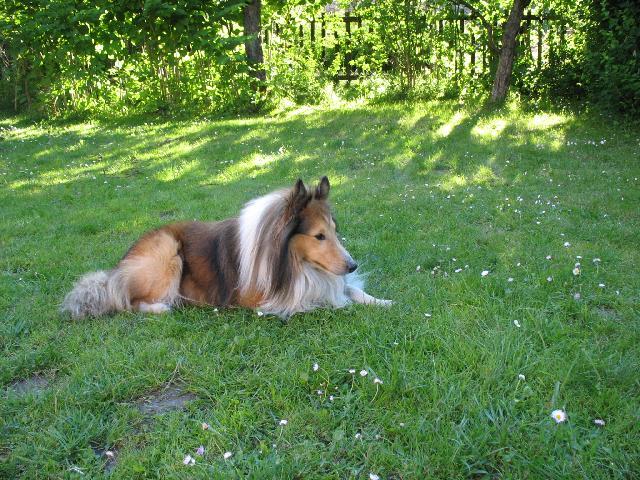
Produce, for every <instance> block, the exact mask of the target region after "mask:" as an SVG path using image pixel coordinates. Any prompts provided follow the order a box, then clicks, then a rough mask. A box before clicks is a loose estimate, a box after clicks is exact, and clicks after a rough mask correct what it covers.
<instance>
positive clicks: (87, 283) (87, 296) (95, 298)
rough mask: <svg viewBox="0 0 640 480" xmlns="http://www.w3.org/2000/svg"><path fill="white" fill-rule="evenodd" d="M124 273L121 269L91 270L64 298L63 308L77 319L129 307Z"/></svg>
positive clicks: (62, 309)
mask: <svg viewBox="0 0 640 480" xmlns="http://www.w3.org/2000/svg"><path fill="white" fill-rule="evenodd" d="M122 273H123V272H121V271H119V269H117V268H116V269H114V270H110V271H104V270H100V271H98V272H92V273H87V274H86V275H84V276H83V277H81V278H80V280H78V281H77V282H76V284H75V285H74V287H73V290H71V291H70V292H69V293H68V294H67V296H66V297H65V298H64V301H63V302H62V306H61V307H60V310H61V311H62V312H63V313H64V312H67V313H69V314H70V315H71V318H73V319H76V320H79V319H83V318H86V317H99V316H101V315H106V314H109V313H113V312H117V311H121V310H129V309H130V308H131V303H130V300H129V289H128V287H127V279H126V276H125V275H122Z"/></svg>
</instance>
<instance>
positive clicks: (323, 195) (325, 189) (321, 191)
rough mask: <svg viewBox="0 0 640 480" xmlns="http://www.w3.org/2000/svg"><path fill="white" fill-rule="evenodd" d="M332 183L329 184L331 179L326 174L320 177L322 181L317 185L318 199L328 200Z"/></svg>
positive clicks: (316, 193) (316, 196)
mask: <svg viewBox="0 0 640 480" xmlns="http://www.w3.org/2000/svg"><path fill="white" fill-rule="evenodd" d="M330 188H331V185H329V179H328V178H327V177H326V176H324V177H322V178H321V179H320V183H319V184H318V186H317V187H316V192H315V195H314V196H315V198H317V199H318V200H326V199H327V198H328V197H329V189H330Z"/></svg>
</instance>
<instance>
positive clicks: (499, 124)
mask: <svg viewBox="0 0 640 480" xmlns="http://www.w3.org/2000/svg"><path fill="white" fill-rule="evenodd" d="M506 126H507V121H506V120H505V119H503V118H493V119H490V120H488V121H486V122H482V121H481V122H478V123H477V124H476V125H475V126H474V127H473V128H472V129H471V133H472V135H474V136H475V137H480V138H483V139H486V138H489V139H495V138H498V137H499V136H500V134H501V133H502V131H503V130H504V129H505V127H506Z"/></svg>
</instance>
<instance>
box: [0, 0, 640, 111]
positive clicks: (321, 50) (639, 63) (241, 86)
mask: <svg viewBox="0 0 640 480" xmlns="http://www.w3.org/2000/svg"><path fill="white" fill-rule="evenodd" d="M245 3H246V0H214V1H208V0H144V1H140V2H136V3H132V2H126V1H125V0H118V1H115V2H114V1H110V0H51V1H49V0H29V1H19V0H6V1H5V2H2V3H0V31H2V32H3V33H2V38H1V39H0V96H1V97H2V100H1V101H0V106H3V107H12V108H13V109H14V110H16V111H18V110H22V109H31V110H34V109H35V110H40V111H42V112H44V113H45V114H48V115H60V114H66V113H69V112H92V113H93V112H109V113H111V112H116V113H129V112H180V111H224V110H233V111H246V110H255V109H256V108H257V107H260V106H262V105H273V104H277V103H278V101H279V100H281V99H283V98H287V99H289V100H291V101H293V102H296V103H318V102H320V101H322V100H323V99H324V98H325V92H326V91H327V88H326V87H327V83H329V82H343V81H344V80H347V81H348V82H350V84H349V85H346V86H345V85H344V84H343V85H340V86H338V87H336V88H334V91H344V92H345V93H346V94H347V96H349V95H355V94H359V95H362V96H365V97H368V98H371V97H373V98H384V99H396V100H397V99H407V98H445V99H447V98H463V99H464V98H468V97H479V96H483V95H485V94H486V93H487V91H488V90H489V88H490V86H491V84H492V82H493V76H494V72H495V66H496V63H497V58H498V55H499V48H500V39H501V36H502V24H503V22H504V20H505V19H506V17H507V15H508V12H509V9H510V7H511V4H512V0H482V1H479V0H468V1H467V0H463V1H454V0H400V1H398V0H376V1H373V0H363V1H361V2H356V3H354V2H351V1H348V0H340V1H337V2H332V3H331V5H330V7H331V8H327V7H328V5H327V3H328V2H327V1H326V0H307V1H303V0H263V15H262V17H263V18H262V25H263V32H264V33H263V35H262V39H263V43H264V50H265V55H264V57H265V71H266V72H267V77H268V78H267V82H266V85H263V86H261V88H257V85H255V84H254V81H253V80H252V78H251V76H250V75H249V70H248V66H247V62H246V56H245V53H244V48H243V42H244V40H245V38H244V37H243V36H242V27H241V23H242V9H243V6H244V5H245ZM525 13H526V14H528V15H529V14H532V15H533V18H531V17H529V18H528V19H525V21H523V23H522V25H521V32H520V35H519V40H518V55H517V57H516V61H515V64H514V73H513V77H512V82H511V83H512V90H513V91H515V92H518V93H520V94H522V95H524V96H527V97H529V98H534V99H540V98H557V97H559V96H562V97H587V98H589V99H591V100H594V101H598V102H600V103H602V104H605V105H607V106H609V107H612V108H616V109H619V110H623V111H626V112H630V113H635V114H637V113H638V112H639V111H640V108H639V107H638V105H640V59H639V56H638V52H637V45H638V43H639V41H640V40H639V39H640V26H639V20H638V19H639V18H640V6H638V5H637V3H636V2H633V1H631V0H575V1H568V0H534V1H533V2H532V4H531V8H530V9H528V10H527V11H526V12H525ZM347 17H348V18H350V19H351V20H350V21H349V27H347V23H346V20H345V19H346V18H347ZM321 30H325V31H326V32H325V35H324V36H323V35H321ZM355 83H357V85H354V84H355ZM264 100H270V102H267V103H265V102H264Z"/></svg>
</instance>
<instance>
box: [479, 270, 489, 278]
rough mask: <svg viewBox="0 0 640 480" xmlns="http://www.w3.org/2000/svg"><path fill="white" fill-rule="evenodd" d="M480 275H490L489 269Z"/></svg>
mask: <svg viewBox="0 0 640 480" xmlns="http://www.w3.org/2000/svg"><path fill="white" fill-rule="evenodd" d="M480 275H482V276H483V277H486V276H487V275H489V270H483V271H482V272H481V273H480Z"/></svg>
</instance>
